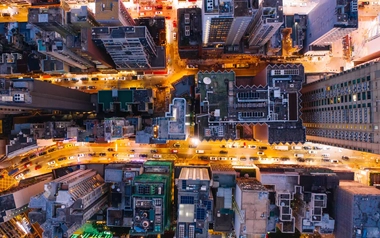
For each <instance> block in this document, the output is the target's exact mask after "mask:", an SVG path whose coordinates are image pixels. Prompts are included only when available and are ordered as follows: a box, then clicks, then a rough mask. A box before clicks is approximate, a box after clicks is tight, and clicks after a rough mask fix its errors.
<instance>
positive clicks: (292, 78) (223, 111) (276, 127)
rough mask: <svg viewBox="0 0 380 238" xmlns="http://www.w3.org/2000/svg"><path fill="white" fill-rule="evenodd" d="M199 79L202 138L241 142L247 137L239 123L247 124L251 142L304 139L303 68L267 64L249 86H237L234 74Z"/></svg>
mask: <svg viewBox="0 0 380 238" xmlns="http://www.w3.org/2000/svg"><path fill="white" fill-rule="evenodd" d="M197 76H198V80H197V82H198V85H197V93H199V94H200V114H199V115H197V119H196V121H197V123H198V125H199V126H198V128H199V132H198V135H199V137H200V138H201V139H214V140H215V139H236V138H238V136H239V135H240V134H243V129H242V128H243V127H241V126H240V127H239V125H241V124H246V125H249V126H247V127H244V129H246V130H245V131H244V133H246V134H250V138H255V139H258V140H264V141H268V142H269V143H286V142H288V143H293V142H294V143H299V142H304V141H305V128H304V127H303V125H302V120H301V118H300V116H301V113H300V102H301V101H300V97H301V92H300V90H301V88H302V83H303V82H304V68H303V66H302V65H300V64H277V65H268V66H267V67H266V68H265V69H264V70H262V71H261V72H260V73H258V74H257V75H256V76H255V77H254V78H253V80H252V81H248V80H247V81H245V84H244V85H237V81H236V77H235V73H234V72H233V71H229V72H226V71H224V72H211V73H210V72H199V73H198V75H197ZM239 128H240V129H239ZM238 129H239V130H241V133H239V132H237V130H238ZM248 130H249V131H250V132H248Z"/></svg>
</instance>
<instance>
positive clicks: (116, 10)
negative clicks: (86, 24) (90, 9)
mask: <svg viewBox="0 0 380 238" xmlns="http://www.w3.org/2000/svg"><path fill="white" fill-rule="evenodd" d="M94 14H95V19H96V21H97V22H99V23H100V24H101V25H102V26H134V25H135V21H134V20H133V18H132V17H131V15H130V14H129V12H128V9H127V8H126V7H125V6H124V3H123V1H121V0H96V1H95V12H94Z"/></svg>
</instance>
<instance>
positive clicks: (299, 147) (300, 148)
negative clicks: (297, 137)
mask: <svg viewBox="0 0 380 238" xmlns="http://www.w3.org/2000/svg"><path fill="white" fill-rule="evenodd" d="M292 150H302V146H297V145H295V146H292Z"/></svg>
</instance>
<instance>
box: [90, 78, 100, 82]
mask: <svg viewBox="0 0 380 238" xmlns="http://www.w3.org/2000/svg"><path fill="white" fill-rule="evenodd" d="M91 81H99V78H91Z"/></svg>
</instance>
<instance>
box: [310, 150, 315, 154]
mask: <svg viewBox="0 0 380 238" xmlns="http://www.w3.org/2000/svg"><path fill="white" fill-rule="evenodd" d="M316 153H317V151H314V150H309V154H316Z"/></svg>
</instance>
